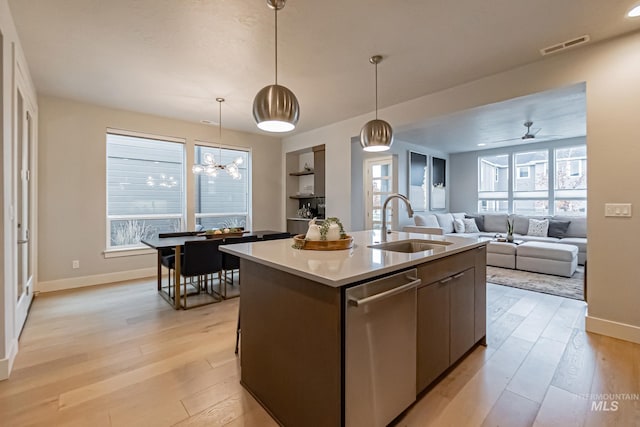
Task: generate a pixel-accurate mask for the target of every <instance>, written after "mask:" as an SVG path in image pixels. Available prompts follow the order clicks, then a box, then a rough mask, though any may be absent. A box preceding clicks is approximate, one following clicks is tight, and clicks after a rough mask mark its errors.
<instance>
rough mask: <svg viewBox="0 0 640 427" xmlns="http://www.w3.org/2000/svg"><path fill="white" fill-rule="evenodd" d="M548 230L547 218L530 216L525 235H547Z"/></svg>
mask: <svg viewBox="0 0 640 427" xmlns="http://www.w3.org/2000/svg"><path fill="white" fill-rule="evenodd" d="M548 230H549V220H548V219H533V218H531V219H530V220H529V231H527V236H535V237H547V231H548Z"/></svg>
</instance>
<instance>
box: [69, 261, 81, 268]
mask: <svg viewBox="0 0 640 427" xmlns="http://www.w3.org/2000/svg"><path fill="white" fill-rule="evenodd" d="M71 267H73V268H80V261H79V260H77V259H74V260H73V261H72V262H71Z"/></svg>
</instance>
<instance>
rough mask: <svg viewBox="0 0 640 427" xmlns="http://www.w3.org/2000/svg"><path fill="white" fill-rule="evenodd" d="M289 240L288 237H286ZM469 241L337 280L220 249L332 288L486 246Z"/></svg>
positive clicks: (482, 243)
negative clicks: (440, 251)
mask: <svg viewBox="0 0 640 427" xmlns="http://www.w3.org/2000/svg"><path fill="white" fill-rule="evenodd" d="M287 240H289V239H287ZM468 240H469V241H470V242H469V243H468V244H466V245H464V246H460V247H458V248H455V249H451V250H448V251H447V252H442V253H436V254H430V255H426V256H424V257H422V258H416V259H412V260H408V261H405V262H399V263H397V264H393V265H389V266H385V267H382V268H377V269H373V270H369V271H367V272H365V273H361V274H356V275H353V276H350V277H345V278H343V279H339V280H330V279H327V278H326V277H323V276H319V275H315V274H313V273H310V272H307V271H302V270H298V269H296V268H291V267H289V266H287V265H284V264H279V263H276V262H271V261H269V260H264V259H261V258H257V257H254V256H252V255H248V254H246V253H244V252H241V251H238V250H235V249H234V248H233V247H232V246H234V245H223V246H220V250H221V251H223V252H227V253H230V254H232V255H235V256H237V257H240V258H244V259H247V260H249V261H253V262H255V263H257V264H262V265H265V266H267V267H272V268H275V269H276V270H280V271H284V272H286V273H289V274H293V275H295V276H299V277H304V278H305V279H309V280H313V281H314V282H318V283H321V284H323V285H327V286H331V287H333V288H339V287H342V286H345V285H349V284H352V283H357V282H361V281H363V280H366V279H370V278H373V277H378V276H381V275H384V274H387V273H393V272H395V271H400V270H404V269H405V268H409V267H413V266H416V265H420V264H423V263H425V262H431V261H434V260H437V259H440V258H444V257H448V256H450V255H455V254H458V253H460V252H465V251H468V250H471V249H475V248H479V247H482V246H486V245H487V242H486V241H473V240H472V239H468ZM239 245H243V244H242V243H240V244H239ZM298 250H303V249H298ZM372 250H380V249H372Z"/></svg>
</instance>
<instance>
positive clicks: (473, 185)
mask: <svg viewBox="0 0 640 427" xmlns="http://www.w3.org/2000/svg"><path fill="white" fill-rule="evenodd" d="M585 143H586V138H584V137H583V138H570V139H563V140H559V141H552V142H539V143H535V144H523V145H519V146H516V147H505V148H495V149H491V150H481V151H469V152H466V153H458V154H451V155H450V156H449V170H450V171H451V173H450V175H449V182H450V185H449V186H448V187H449V196H450V197H449V209H450V211H451V212H470V213H471V212H476V211H477V210H478V156H481V155H482V156H487V155H492V154H507V153H515V152H520V151H523V150H528V149H549V148H558V147H567V146H571V145H581V144H585Z"/></svg>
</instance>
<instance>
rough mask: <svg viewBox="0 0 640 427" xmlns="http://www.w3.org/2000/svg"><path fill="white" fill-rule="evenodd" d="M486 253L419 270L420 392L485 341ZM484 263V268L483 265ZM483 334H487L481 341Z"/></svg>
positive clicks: (459, 256)
mask: <svg viewBox="0 0 640 427" xmlns="http://www.w3.org/2000/svg"><path fill="white" fill-rule="evenodd" d="M483 253H484V251H483V250H478V249H474V250H471V251H465V252H462V253H460V254H457V255H453V256H450V257H447V258H442V259H440V260H436V261H433V262H430V263H427V264H423V265H421V266H419V267H418V276H419V277H420V279H422V283H424V284H425V285H422V286H421V287H419V288H418V325H417V346H418V353H417V361H416V363H417V374H416V375H417V378H416V386H417V390H416V391H417V393H420V392H421V391H423V390H424V389H425V388H427V386H429V384H431V383H432V382H433V381H434V380H435V379H436V378H438V377H439V376H440V375H441V374H442V373H443V372H445V371H446V370H447V369H448V368H449V367H450V366H451V365H453V364H454V363H456V362H457V361H458V360H459V359H460V358H461V357H462V356H463V355H464V354H465V353H466V352H467V351H469V350H470V349H471V348H472V347H473V346H474V345H475V344H476V343H477V342H479V341H482V340H484V335H485V332H484V331H485V330H486V326H485V321H486V320H485V319H486V313H485V311H486V309H485V307H484V306H479V304H480V302H482V301H486V295H477V293H479V292H480V293H485V292H486V291H485V289H486V284H485V283H486V279H485V277H486V276H481V277H480V276H479V275H478V274H477V272H476V266H478V269H480V270H484V269H485V268H486V267H483V265H482V264H483V260H484V259H483V258H480V257H481V255H482V254H483ZM478 263H480V265H478ZM478 334H481V335H480V336H478Z"/></svg>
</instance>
